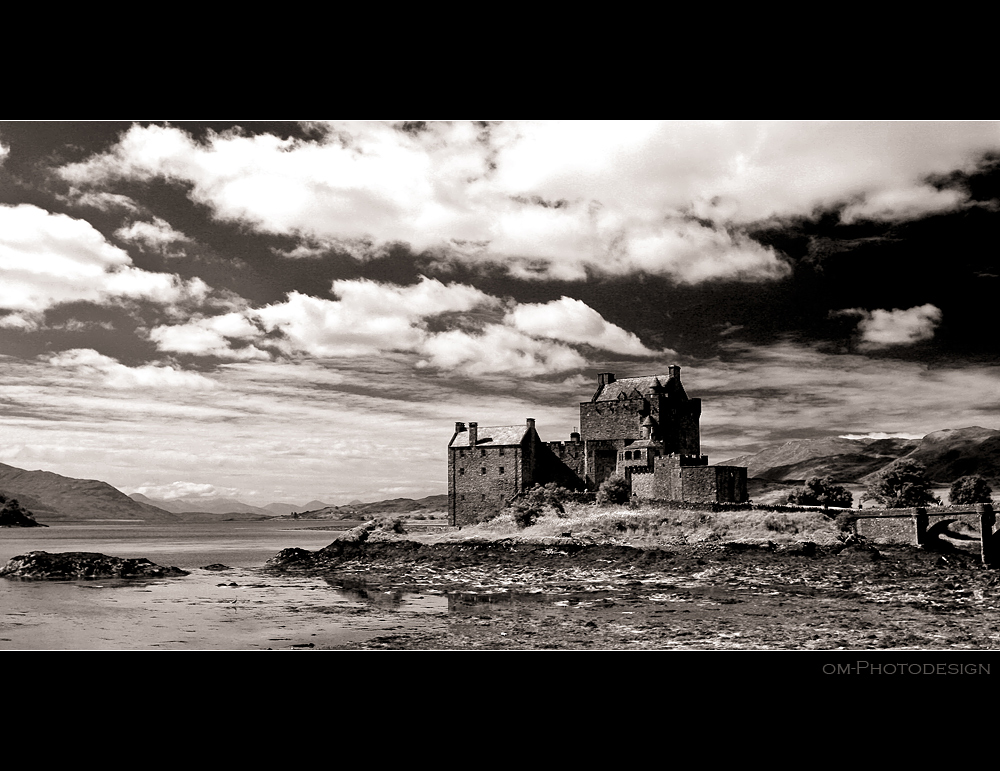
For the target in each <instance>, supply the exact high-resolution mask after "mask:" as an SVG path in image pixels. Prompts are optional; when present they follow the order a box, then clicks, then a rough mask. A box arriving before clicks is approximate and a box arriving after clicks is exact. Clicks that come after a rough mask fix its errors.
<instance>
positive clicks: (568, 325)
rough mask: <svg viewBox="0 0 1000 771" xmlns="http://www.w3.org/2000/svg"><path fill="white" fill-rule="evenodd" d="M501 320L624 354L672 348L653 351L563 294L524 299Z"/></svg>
mask: <svg viewBox="0 0 1000 771" xmlns="http://www.w3.org/2000/svg"><path fill="white" fill-rule="evenodd" d="M505 321H506V322H507V323H508V324H510V325H511V326H513V327H514V328H515V329H518V330H520V331H521V332H524V333H526V334H529V335H533V336H535V337H547V338H550V339H552V340H562V341H564V342H567V343H576V344H586V345H590V346H593V347H594V348H602V349H604V350H607V351H614V352H616V353H621V354H625V355H633V356H657V355H659V354H661V353H667V354H671V355H672V354H673V352H672V351H653V350H650V349H649V348H647V347H646V346H645V345H643V344H642V341H640V340H639V338H638V337H636V336H635V335H634V334H632V333H631V332H627V331H626V330H624V329H622V328H621V327H619V326H616V325H614V324H610V323H608V322H607V321H606V320H605V319H604V317H603V316H601V314H600V313H598V312H597V311H595V310H594V309H593V308H591V307H590V306H589V305H587V304H586V303H584V302H583V301H581V300H574V299H573V298H572V297H566V296H563V297H561V298H559V299H558V300H553V301H552V302H548V303H537V304H536V303H524V304H521V305H518V306H516V307H515V308H514V309H513V310H511V311H510V312H509V313H508V314H507V318H506V319H505Z"/></svg>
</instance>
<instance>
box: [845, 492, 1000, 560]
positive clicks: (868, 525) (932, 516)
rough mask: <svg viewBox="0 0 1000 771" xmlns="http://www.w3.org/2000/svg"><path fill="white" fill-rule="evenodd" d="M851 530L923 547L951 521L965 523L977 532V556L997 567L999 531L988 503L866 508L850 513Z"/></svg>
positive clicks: (999, 549)
mask: <svg viewBox="0 0 1000 771" xmlns="http://www.w3.org/2000/svg"><path fill="white" fill-rule="evenodd" d="M851 516H852V518H853V519H854V532H855V533H856V534H857V535H861V536H864V537H866V538H870V539H871V540H873V541H883V542H893V543H911V544H914V545H915V546H920V547H926V546H928V545H929V544H930V543H931V542H932V541H934V540H936V539H937V537H938V536H939V535H940V534H942V533H943V532H944V531H945V530H946V529H947V526H948V524H950V523H951V522H965V523H966V524H968V525H970V526H971V527H973V528H974V529H977V530H978V531H979V537H980V555H981V557H982V561H983V564H984V565H986V566H987V567H1000V534H998V533H996V532H995V530H994V528H995V527H996V513H995V512H994V511H993V505H992V504H990V503H977V504H975V505H974V506H934V507H932V508H925V507H923V506H915V507H911V508H905V509H867V510H862V511H859V512H858V513H857V514H852V515H851Z"/></svg>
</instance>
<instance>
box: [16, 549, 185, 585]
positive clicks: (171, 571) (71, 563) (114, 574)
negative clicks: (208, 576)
mask: <svg viewBox="0 0 1000 771" xmlns="http://www.w3.org/2000/svg"><path fill="white" fill-rule="evenodd" d="M186 575H188V573H187V571H186V570H181V569H179V568H174V567H161V566H160V565H155V564H153V563H152V562H150V561H149V560H148V559H144V558H138V559H123V558H121V557H109V556H107V555H106V554H98V553H97V552H79V551H78V552H63V553H62V554H49V553H48V552H45V551H33V552H28V553H27V554H21V555H19V556H17V557H12V558H11V559H9V560H8V561H7V564H6V565H4V567H2V568H0V576H3V577H5V578H27V579H49V580H57V581H58V580H72V579H75V578H165V577H170V576H186Z"/></svg>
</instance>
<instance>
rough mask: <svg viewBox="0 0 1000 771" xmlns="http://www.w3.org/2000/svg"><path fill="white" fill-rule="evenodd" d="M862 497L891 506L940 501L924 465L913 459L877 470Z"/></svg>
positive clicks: (903, 506) (899, 461)
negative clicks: (933, 490) (932, 488)
mask: <svg viewBox="0 0 1000 771" xmlns="http://www.w3.org/2000/svg"><path fill="white" fill-rule="evenodd" d="M861 499H862V500H873V501H876V502H878V503H881V504H882V505H883V506H885V507H887V508H890V509H899V508H906V507H908V506H926V505H928V504H939V503H941V499H940V498H938V497H937V496H936V495H934V493H932V492H931V482H930V480H929V479H928V478H927V469H926V467H925V466H924V464H923V463H920V462H918V461H915V460H912V459H910V458H901V459H899V460H897V461H895V462H893V463H891V464H890V465H888V466H886V467H885V468H884V469H882V470H881V471H879V472H877V473H876V474H875V475H874V476H873V477H872V481H871V482H870V483H869V485H868V489H867V490H866V491H865V494H864V495H863V496H862V498H861Z"/></svg>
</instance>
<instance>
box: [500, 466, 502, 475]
mask: <svg viewBox="0 0 1000 771" xmlns="http://www.w3.org/2000/svg"><path fill="white" fill-rule="evenodd" d="M500 473H501V474H502V473H503V466H501V467H500Z"/></svg>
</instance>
